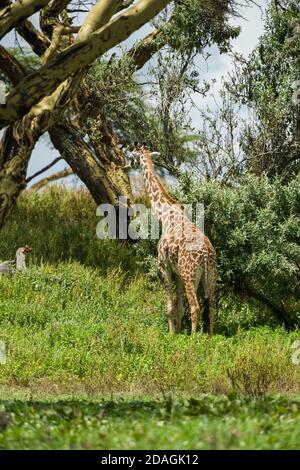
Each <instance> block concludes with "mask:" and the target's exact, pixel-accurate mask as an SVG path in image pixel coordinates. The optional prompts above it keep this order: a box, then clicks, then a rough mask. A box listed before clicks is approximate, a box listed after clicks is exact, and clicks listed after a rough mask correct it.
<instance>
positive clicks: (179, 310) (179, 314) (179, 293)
mask: <svg viewBox="0 0 300 470" xmlns="http://www.w3.org/2000/svg"><path fill="white" fill-rule="evenodd" d="M183 296H184V285H183V282H182V280H181V279H180V278H179V277H177V278H176V333H181V330H182V319H183V314H184V308H183Z"/></svg>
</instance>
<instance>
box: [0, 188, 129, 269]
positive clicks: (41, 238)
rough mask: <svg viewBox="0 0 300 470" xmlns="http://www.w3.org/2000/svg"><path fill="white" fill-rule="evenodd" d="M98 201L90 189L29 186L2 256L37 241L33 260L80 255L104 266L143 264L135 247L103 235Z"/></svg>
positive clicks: (1, 243) (1, 240)
mask: <svg viewBox="0 0 300 470" xmlns="http://www.w3.org/2000/svg"><path fill="white" fill-rule="evenodd" d="M99 220H100V219H99V218H98V217H97V216H96V205H95V203H94V201H93V200H92V198H91V196H90V195H89V193H88V191H86V190H85V189H77V190H72V189H68V188H65V187H63V186H52V187H49V188H47V189H46V190H44V191H43V192H40V193H28V192H25V193H23V195H22V196H21V197H20V199H19V201H18V204H17V206H16V208H15V210H14V213H13V214H12V216H11V218H10V219H9V221H8V223H7V224H6V226H5V227H4V229H3V230H1V232H0V259H2V260H4V259H13V257H14V255H15V252H16V250H17V248H19V247H20V246H24V245H25V244H26V243H27V244H29V245H30V246H32V248H33V252H32V256H31V260H32V263H33V264H39V263H40V262H47V263H54V264H55V263H59V262H61V261H69V260H75V261H78V262H80V263H84V264H85V265H88V266H93V267H97V269H99V270H100V271H101V272H103V273H106V272H107V271H108V270H111V269H114V268H117V267H121V269H122V270H124V271H126V272H128V273H134V272H136V270H137V267H138V265H137V264H136V259H135V253H134V251H133V250H132V249H130V247H128V246H126V245H125V244H120V243H118V242H116V241H113V240H105V241H103V240H101V241H100V240H99V239H98V238H97V236H96V226H97V224H98V222H99Z"/></svg>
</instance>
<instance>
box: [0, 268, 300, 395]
mask: <svg viewBox="0 0 300 470" xmlns="http://www.w3.org/2000/svg"><path fill="white" fill-rule="evenodd" d="M0 289H1V299H0V322H1V334H0V339H1V340H2V341H4V342H5V344H6V346H7V363H6V364H3V365H2V366H1V367H0V384H1V386H2V387H4V389H9V388H12V389H15V388H19V387H21V388H22V389H24V390H27V391H28V392H30V393H33V394H39V393H40V394H41V395H42V396H43V395H44V394H45V393H46V394H47V393H50V394H51V393H54V392H55V391H56V392H58V391H59V392H60V393H63V392H66V393H67V392H68V391H73V393H75V392H78V393H79V392H80V393H83V394H86V395H88V396H94V395H98V394H101V395H103V394H109V395H115V394H118V393H122V394H130V395H132V394H133V395H163V396H165V397H167V396H170V395H171V396H173V395H177V394H188V395H193V396H195V395H196V396H197V395H199V394H200V393H221V394H225V393H226V394H228V393H232V392H236V393H239V394H246V395H251V396H261V395H264V394H267V393H273V392H286V393H288V392H290V393H294V392H298V391H299V390H300V367H297V366H295V365H293V364H292V361H291V355H292V352H293V351H292V349H291V345H292V342H293V341H294V340H295V339H297V334H296V333H295V334H287V333H286V332H285V331H283V330H282V329H280V328H279V329H270V328H267V327H265V328H256V329H252V330H249V331H243V330H241V331H240V333H239V334H238V335H236V336H233V337H231V338H226V337H224V336H221V335H216V336H215V337H213V338H212V339H209V338H208V337H207V336H206V335H204V334H198V335H196V336H194V337H191V336H188V335H181V336H175V337H172V336H169V335H168V333H167V326H166V319H165V307H164V299H163V292H162V289H161V288H160V286H158V285H157V284H156V283H151V282H149V281H148V280H147V279H145V278H144V277H143V276H142V275H137V276H136V277H135V278H134V279H131V280H130V281H128V279H127V278H126V276H124V273H122V272H121V271H120V270H115V271H112V272H111V273H110V274H109V275H100V274H99V272H98V271H97V270H94V269H92V268H87V267H84V266H82V265H80V264H79V263H68V264H61V265H57V266H50V265H45V266H42V267H38V268H31V269H30V271H28V272H27V273H24V274H17V275H15V276H13V277H12V278H8V277H2V278H1V279H0ZM56 392H55V393H56Z"/></svg>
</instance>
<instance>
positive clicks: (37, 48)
mask: <svg viewBox="0 0 300 470" xmlns="http://www.w3.org/2000/svg"><path fill="white" fill-rule="evenodd" d="M17 32H18V34H20V36H21V37H22V38H23V39H25V41H26V42H27V43H28V44H29V45H30V46H31V48H32V50H33V52H34V53H35V54H37V55H38V56H41V55H43V54H44V53H45V52H46V50H47V49H48V47H49V46H50V41H49V39H48V38H47V36H45V35H44V34H43V33H41V32H40V31H39V30H38V29H36V28H35V27H34V26H33V24H32V23H31V22H30V21H29V20H25V21H23V23H22V24H20V25H19V26H18V27H17Z"/></svg>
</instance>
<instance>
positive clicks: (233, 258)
mask: <svg viewBox="0 0 300 470" xmlns="http://www.w3.org/2000/svg"><path fill="white" fill-rule="evenodd" d="M178 196H179V198H180V200H181V201H182V202H186V203H196V202H201V203H203V204H204V207H205V231H206V233H207V234H208V235H209V236H210V238H211V240H212V241H213V243H214V246H215V248H216V250H217V253H218V265H219V276H220V281H221V282H222V283H223V284H225V285H226V286H227V288H228V287H229V288H237V289H238V290H240V289H241V290H242V289H243V283H244V282H248V283H250V284H251V285H253V286H255V287H256V288H257V289H258V290H260V291H262V292H264V293H265V294H266V295H268V296H269V298H271V299H275V300H276V301H277V302H278V303H279V304H280V302H281V301H283V302H286V304H287V305H289V306H290V308H291V309H292V311H293V312H294V314H295V315H296V317H297V318H298V317H299V304H298V303H297V300H298V299H299V295H300V291H299V260H300V248H299V247H300V231H299V227H300V210H299V209H300V180H299V178H298V179H295V180H292V181H291V182H290V183H289V184H288V185H286V186H283V185H282V183H281V181H280V180H277V181H274V182H273V183H271V182H270V181H269V180H268V179H267V178H266V177H261V178H256V177H248V178H245V180H244V181H242V182H241V183H240V184H239V185H236V186H235V187H227V186H221V185H219V184H218V183H216V182H213V181H212V182H208V183H203V182H197V181H192V180H191V178H190V177H188V176H186V177H185V178H182V181H181V189H180V190H179V192H178Z"/></svg>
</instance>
